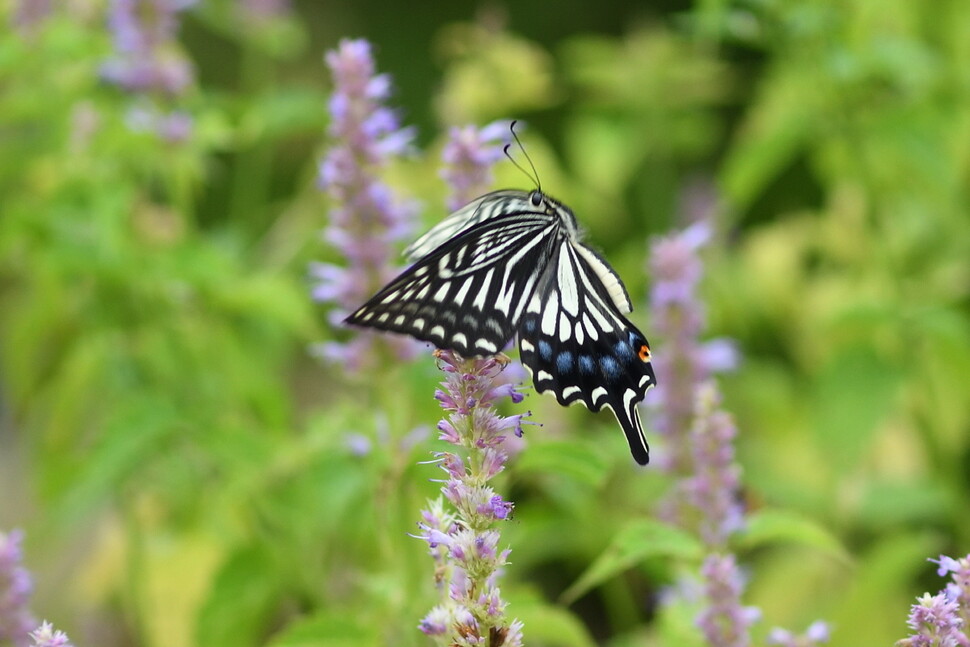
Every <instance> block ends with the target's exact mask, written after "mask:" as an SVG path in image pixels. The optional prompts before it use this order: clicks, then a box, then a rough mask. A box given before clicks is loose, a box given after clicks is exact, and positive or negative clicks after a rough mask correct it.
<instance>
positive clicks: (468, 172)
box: [441, 121, 509, 211]
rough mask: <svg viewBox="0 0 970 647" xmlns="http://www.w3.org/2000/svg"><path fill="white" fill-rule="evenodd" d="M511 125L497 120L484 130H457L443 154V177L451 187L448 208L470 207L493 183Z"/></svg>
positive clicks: (454, 131) (453, 131) (463, 128)
mask: <svg viewBox="0 0 970 647" xmlns="http://www.w3.org/2000/svg"><path fill="white" fill-rule="evenodd" d="M508 133H509V124H508V122H505V121H495V122H492V123H490V124H488V125H487V126H485V127H484V128H476V127H474V126H464V127H461V128H459V127H453V128H451V130H449V132H448V142H447V143H446V144H445V147H444V149H443V150H442V152H441V157H442V160H443V161H444V163H445V167H444V168H443V169H442V171H441V177H442V178H444V180H445V181H446V182H447V183H448V186H449V187H450V188H451V195H450V197H449V198H448V201H447V206H448V209H449V210H451V211H455V210H457V209H459V208H460V207H462V206H464V205H466V204H468V203H469V202H471V201H472V200H474V199H475V198H477V197H478V196H480V195H481V194H482V193H484V192H485V191H486V190H487V189H488V187H489V185H490V184H491V183H492V165H494V164H495V162H497V161H498V160H500V159H501V158H502V147H503V146H504V145H505V143H506V139H507V136H508Z"/></svg>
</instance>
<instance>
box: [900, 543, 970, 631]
mask: <svg viewBox="0 0 970 647" xmlns="http://www.w3.org/2000/svg"><path fill="white" fill-rule="evenodd" d="M930 561H931V562H935V563H936V564H938V565H939V568H938V569H937V571H936V572H937V573H938V574H939V575H941V576H946V575H948V574H949V575H950V581H949V582H947V584H946V587H945V588H944V589H943V590H942V591H940V592H939V593H937V594H936V595H930V594H929V593H925V594H923V596H922V597H920V598H917V599H916V604H914V605H913V606H912V608H911V609H910V614H909V619H908V620H907V624H908V625H909V628H910V629H911V630H912V631H913V633H912V634H910V636H909V638H904V639H903V640H900V641H898V642H897V643H896V646H897V647H937V646H941V647H970V634H968V631H970V555H967V556H966V557H963V558H961V559H953V558H952V557H947V556H946V555H940V557H939V559H931V560H930Z"/></svg>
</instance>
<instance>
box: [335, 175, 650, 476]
mask: <svg viewBox="0 0 970 647" xmlns="http://www.w3.org/2000/svg"><path fill="white" fill-rule="evenodd" d="M405 255H406V256H407V257H408V259H409V260H411V261H413V262H414V264H413V265H412V266H411V267H410V268H408V269H407V270H405V271H404V272H403V273H402V274H401V275H400V276H398V277H397V278H396V279H394V280H393V281H391V282H390V283H389V284H388V285H387V286H385V287H384V288H383V289H382V290H381V291H380V292H378V293H377V294H376V295H375V296H374V297H372V298H371V299H370V300H369V301H368V302H367V303H365V304H364V305H362V306H361V307H360V308H358V309H357V310H356V311H355V312H354V313H352V314H351V315H350V316H349V317H347V319H346V321H347V323H349V324H353V325H357V326H365V327H373V328H377V329H380V330H388V331H392V332H398V333H403V334H407V335H410V336H412V337H415V338H417V339H420V340H422V341H427V342H430V343H432V344H434V345H435V346H437V347H438V348H442V349H447V350H453V351H455V352H457V353H459V354H460V355H464V356H466V357H471V356H484V355H492V354H495V353H498V352H499V351H501V350H502V349H503V348H504V347H505V346H506V345H507V344H508V342H509V341H510V340H511V339H512V338H513V337H514V336H516V335H518V338H519V351H520V357H521V359H522V363H523V365H524V366H525V367H526V368H527V369H528V370H529V372H530V373H531V375H532V379H533V382H534V383H535V386H536V390H537V391H539V392H540V393H542V392H551V393H552V394H554V395H555V397H556V399H557V400H558V402H559V403H560V404H562V405H570V404H575V403H577V402H578V403H582V404H584V405H585V406H586V407H588V408H589V409H590V410H592V411H599V410H601V409H602V408H603V407H607V408H609V409H611V410H612V411H613V413H614V414H615V415H616V418H617V420H618V421H619V423H620V426H621V427H622V428H623V431H624V433H625V434H626V436H627V441H628V443H629V445H630V450H631V453H632V454H633V456H634V458H635V459H636V460H637V462H639V463H640V464H646V463H647V461H648V459H649V450H648V446H647V442H646V439H645V438H644V435H643V428H642V424H641V422H640V417H639V413H638V412H637V408H636V407H637V404H639V402H640V401H641V400H642V399H643V397H644V394H645V393H646V391H647V389H648V388H650V387H651V386H653V385H654V384H655V378H654V374H653V368H652V366H651V364H650V348H649V344H648V343H647V340H646V338H645V337H644V336H643V334H642V333H641V332H640V331H639V330H637V329H636V327H635V326H634V325H633V324H632V323H630V321H629V320H627V319H626V317H624V316H623V315H624V314H625V313H628V312H630V311H631V309H632V304H631V302H630V297H629V295H628V294H627V291H626V288H625V287H624V286H623V282H622V281H621V280H620V278H619V277H618V276H617V275H616V273H615V272H614V271H613V269H612V268H611V267H610V266H609V264H607V262H606V261H605V260H604V259H603V258H602V257H601V256H600V255H599V254H597V253H596V252H595V251H593V249H591V248H590V247H588V246H586V245H585V244H584V243H583V242H582V241H581V237H580V231H579V226H578V224H577V222H576V217H575V215H574V214H573V212H572V211H571V210H570V209H569V208H568V207H566V206H565V205H563V204H562V203H560V202H558V201H557V200H555V199H553V198H551V197H549V196H547V195H545V194H544V193H542V192H540V191H531V192H526V191H516V190H503V191H496V192H493V193H489V194H486V195H484V196H482V197H480V198H478V199H476V200H474V201H472V202H471V203H469V204H468V205H466V206H465V207H463V208H461V209H459V210H458V211H456V212H455V213H454V214H452V215H451V216H449V217H448V218H446V219H445V220H443V221H442V222H440V223H439V224H438V225H437V226H435V227H434V228H433V229H431V231H429V232H428V233H426V234H425V235H424V236H422V237H421V238H419V239H418V240H417V241H415V242H414V243H413V244H412V245H411V246H410V247H409V248H408V249H407V250H406V251H405Z"/></svg>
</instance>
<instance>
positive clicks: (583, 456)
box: [516, 441, 609, 488]
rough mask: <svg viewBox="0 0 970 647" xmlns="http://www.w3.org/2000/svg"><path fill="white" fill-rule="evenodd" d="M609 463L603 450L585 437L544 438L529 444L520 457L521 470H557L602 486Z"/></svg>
mask: <svg viewBox="0 0 970 647" xmlns="http://www.w3.org/2000/svg"><path fill="white" fill-rule="evenodd" d="M608 468H609V466H608V464H607V462H606V460H605V459H604V458H603V457H602V454H601V452H597V451H595V450H591V448H590V447H589V446H587V445H586V443H584V442H582V441H543V442H541V443H535V444H534V445H531V446H530V447H529V451H527V452H524V453H523V454H522V455H521V457H520V458H519V460H518V463H517V465H516V470H517V471H518V472H521V473H528V472H539V473H546V474H555V475H557V476H561V477H565V478H568V479H572V480H575V481H579V482H580V483H583V484H585V485H588V486H590V487H594V488H595V487H599V486H600V485H601V484H602V483H603V481H604V479H605V478H606V477H607V474H608Z"/></svg>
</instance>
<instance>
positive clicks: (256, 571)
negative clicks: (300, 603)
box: [196, 546, 281, 647]
mask: <svg viewBox="0 0 970 647" xmlns="http://www.w3.org/2000/svg"><path fill="white" fill-rule="evenodd" d="M280 589H281V584H280V582H279V568H278V567H277V566H276V565H275V564H274V562H273V559H272V556H271V555H270V554H269V552H268V551H267V550H266V549H265V548H264V547H262V546H251V547H245V548H243V549H241V550H239V551H237V552H236V554H235V555H233V556H232V558H230V559H229V561H228V562H227V563H226V564H225V566H223V567H222V569H221V571H220V572H219V574H218V576H217V577H216V580H215V584H214V585H213V587H212V591H211V592H210V594H209V597H208V599H207V600H206V602H205V604H204V606H203V607H202V611H201V612H200V613H199V619H198V623H197V625H196V644H199V645H236V646H237V647H246V646H248V645H255V644H256V641H257V638H258V637H259V636H260V635H264V634H265V632H266V629H267V625H268V624H269V622H270V619H271V618H272V616H273V612H274V610H275V607H276V604H277V599H278V596H279V594H280Z"/></svg>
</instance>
